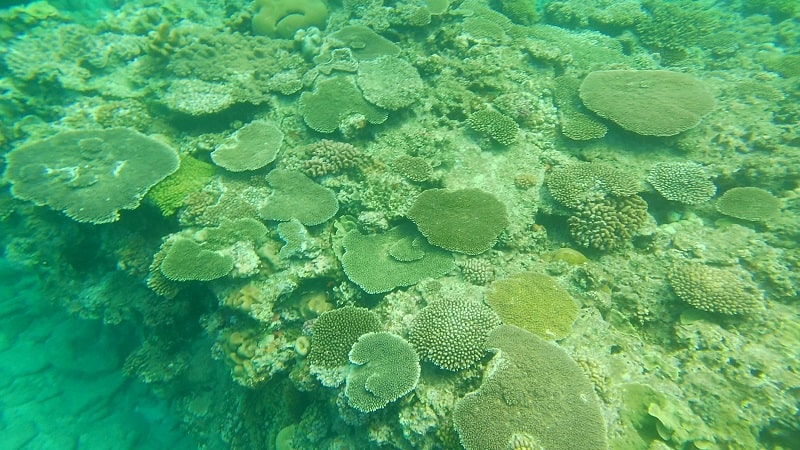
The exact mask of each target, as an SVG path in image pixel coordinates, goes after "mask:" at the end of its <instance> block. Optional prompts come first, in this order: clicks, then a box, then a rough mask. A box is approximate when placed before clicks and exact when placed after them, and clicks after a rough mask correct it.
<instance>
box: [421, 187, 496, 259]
mask: <svg viewBox="0 0 800 450" xmlns="http://www.w3.org/2000/svg"><path fill="white" fill-rule="evenodd" d="M407 216H408V218H409V219H411V220H412V221H413V222H414V223H415V224H417V227H419V231H420V232H421V233H422V234H423V235H424V236H425V237H426V238H427V239H428V242H430V243H431V244H433V245H436V246H438V247H441V248H443V249H446V250H451V251H454V252H460V253H466V254H468V255H477V254H479V253H483V252H485V251H486V250H489V249H490V248H492V246H493V245H494V244H495V242H497V238H498V237H499V236H500V233H502V232H503V230H505V228H506V227H507V226H508V215H507V212H506V207H505V205H504V204H503V203H501V202H500V201H499V200H497V198H495V196H494V195H492V194H489V193H488V192H484V191H481V190H479V189H460V190H455V191H448V190H446V189H429V190H427V191H424V192H423V193H421V194H420V195H419V196H418V197H417V199H416V201H415V202H414V205H413V206H411V209H409V211H408V214H407Z"/></svg>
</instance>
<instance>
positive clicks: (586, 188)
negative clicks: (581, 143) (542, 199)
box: [545, 162, 642, 208]
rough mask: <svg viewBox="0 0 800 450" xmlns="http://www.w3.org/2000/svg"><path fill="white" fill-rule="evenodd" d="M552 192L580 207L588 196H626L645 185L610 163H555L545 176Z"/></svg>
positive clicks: (571, 206) (563, 201) (565, 201)
mask: <svg viewBox="0 0 800 450" xmlns="http://www.w3.org/2000/svg"><path fill="white" fill-rule="evenodd" d="M545 183H546V184H547V188H548V189H549V190H550V195H552V196H553V198H554V199H556V200H557V201H558V202H559V203H561V204H563V205H564V206H569V207H570V208H577V207H579V206H581V205H582V204H583V203H585V202H586V201H588V200H592V199H596V198H599V197H605V196H608V195H613V196H617V197H627V196H631V195H634V194H636V193H637V192H639V191H640V190H641V189H642V186H641V183H640V182H639V180H638V179H637V177H636V176H635V175H634V174H633V173H630V172H628V171H625V170H622V169H618V168H616V167H613V166H611V165H608V164H604V163H595V162H578V163H571V164H566V165H564V166H560V167H556V168H555V169H553V170H552V171H551V172H550V173H548V174H547V177H546V178H545Z"/></svg>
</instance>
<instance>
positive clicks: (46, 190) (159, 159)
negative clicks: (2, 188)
mask: <svg viewBox="0 0 800 450" xmlns="http://www.w3.org/2000/svg"><path fill="white" fill-rule="evenodd" d="M6 163H7V165H6V170H5V173H4V177H5V178H6V179H7V180H8V181H9V182H11V185H12V186H11V193H12V194H13V195H14V196H15V197H17V198H19V199H22V200H30V201H32V202H34V203H36V204H37V205H40V206H44V205H47V206H49V207H50V208H53V209H55V210H58V211H63V212H64V214H66V215H67V216H68V217H70V218H72V219H75V220H76V221H78V222H90V223H96V224H100V223H109V222H115V221H117V220H118V219H119V212H120V210H123V209H136V208H137V207H139V203H140V202H141V200H142V197H144V195H145V194H146V193H147V191H148V190H149V189H150V188H151V187H153V186H154V185H155V184H156V183H158V182H159V181H161V180H163V179H164V178H166V177H167V176H169V175H170V174H172V173H173V172H175V171H176V170H178V166H179V163H180V160H179V158H178V153H177V152H176V151H175V150H174V149H173V148H172V147H170V146H169V145H166V144H164V143H162V142H161V141H158V140H155V139H153V138H150V137H147V136H145V135H143V134H141V133H139V132H137V131H134V130H131V129H127V128H110V129H106V130H86V131H62V132H61V133H58V134H56V135H55V136H53V137H50V138H47V139H44V140H41V141H37V142H33V143H30V144H26V145H23V146H20V147H17V148H15V149H14V150H12V151H11V152H9V153H8V154H7V155H6Z"/></svg>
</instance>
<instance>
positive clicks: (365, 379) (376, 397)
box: [344, 332, 420, 412]
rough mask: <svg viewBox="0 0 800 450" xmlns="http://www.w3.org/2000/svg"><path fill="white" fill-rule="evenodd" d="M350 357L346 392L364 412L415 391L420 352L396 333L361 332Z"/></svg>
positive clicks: (348, 398)
mask: <svg viewBox="0 0 800 450" xmlns="http://www.w3.org/2000/svg"><path fill="white" fill-rule="evenodd" d="M349 358H350V363H351V365H350V372H349V373H348V374H347V380H346V381H347V384H346V385H345V390H344V394H345V396H346V397H347V402H348V403H349V404H350V406H352V407H354V408H356V409H358V410H359V411H361V412H372V411H377V410H379V409H381V408H383V407H384V406H386V405H387V404H389V403H391V402H393V401H395V400H397V399H398V398H400V397H402V396H404V395H406V394H408V393H409V392H411V390H412V389H414V387H415V386H416V385H417V381H418V380H419V374H420V366H419V356H417V353H416V352H415V351H414V348H413V347H411V344H409V343H408V342H407V341H406V340H405V339H403V338H401V337H400V336H397V335H394V334H392V333H386V332H378V333H366V334H363V335H361V337H359V338H358V340H357V341H356V343H355V344H353V347H352V348H351V349H350V354H349Z"/></svg>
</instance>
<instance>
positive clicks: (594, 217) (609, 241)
mask: <svg viewBox="0 0 800 450" xmlns="http://www.w3.org/2000/svg"><path fill="white" fill-rule="evenodd" d="M647 217H648V216H647V203H646V202H645V201H644V200H643V199H642V198H641V197H639V196H638V195H631V196H629V197H605V198H599V199H596V200H590V201H586V202H584V203H582V204H581V205H580V206H579V207H578V208H577V210H576V211H575V213H574V214H573V215H572V216H570V218H569V219H567V223H568V225H569V232H570V234H571V235H572V238H573V239H575V242H577V243H578V244H580V245H582V246H584V247H587V248H594V249H598V250H603V251H608V250H613V249H616V248H619V247H621V246H622V245H624V244H625V243H626V242H628V241H630V239H631V238H632V237H633V236H634V234H636V232H637V231H639V229H641V228H642V226H643V225H644V224H645V223H646V222H647Z"/></svg>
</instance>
